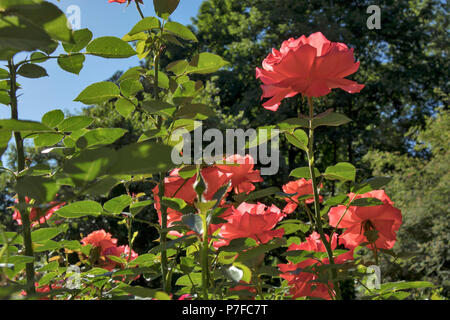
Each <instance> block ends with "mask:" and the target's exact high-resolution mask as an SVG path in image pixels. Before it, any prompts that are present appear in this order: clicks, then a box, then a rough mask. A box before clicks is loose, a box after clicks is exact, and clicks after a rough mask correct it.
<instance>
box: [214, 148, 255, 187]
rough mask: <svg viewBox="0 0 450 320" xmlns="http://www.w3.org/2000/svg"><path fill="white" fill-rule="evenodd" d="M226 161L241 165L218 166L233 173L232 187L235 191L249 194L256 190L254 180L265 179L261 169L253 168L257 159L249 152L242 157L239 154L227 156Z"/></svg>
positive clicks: (221, 169) (226, 171)
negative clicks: (260, 171) (262, 176)
mask: <svg viewBox="0 0 450 320" xmlns="http://www.w3.org/2000/svg"><path fill="white" fill-rule="evenodd" d="M225 161H226V162H227V163H236V164H239V166H236V165H233V166H229V165H228V166H227V165H218V166H217V167H218V168H219V170H220V171H222V172H225V173H230V174H232V176H231V187H232V188H233V189H234V192H235V193H242V192H245V193H246V194H249V193H250V192H251V191H253V190H255V186H254V185H253V184H252V182H262V181H263V179H262V178H261V175H260V173H259V170H253V166H254V163H255V161H254V160H253V158H252V156H251V155H249V154H247V155H246V156H245V157H242V156H241V155H239V154H235V155H232V156H229V157H227V158H226V159H225Z"/></svg>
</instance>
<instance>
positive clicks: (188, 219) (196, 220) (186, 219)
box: [181, 214, 203, 234]
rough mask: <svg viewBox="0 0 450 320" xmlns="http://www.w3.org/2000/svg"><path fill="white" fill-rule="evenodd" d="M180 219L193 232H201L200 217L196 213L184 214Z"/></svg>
mask: <svg viewBox="0 0 450 320" xmlns="http://www.w3.org/2000/svg"><path fill="white" fill-rule="evenodd" d="M181 221H182V222H183V223H184V224H185V225H186V226H188V227H189V229H191V230H192V231H194V232H197V233H198V234H202V233H203V225H202V218H201V217H200V216H199V215H198V214H184V215H183V216H181Z"/></svg>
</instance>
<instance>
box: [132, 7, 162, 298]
mask: <svg viewBox="0 0 450 320" xmlns="http://www.w3.org/2000/svg"><path fill="white" fill-rule="evenodd" d="M134 3H135V4H136V9H137V10H138V12H139V15H140V16H141V18H142V19H144V18H145V17H144V14H143V13H142V10H141V7H140V6H139V2H138V1H135V2H134ZM159 55H160V50H158V52H157V53H156V55H155V60H154V64H155V82H154V83H155V98H156V100H158V99H159V88H158V69H159ZM161 125H162V119H161V117H158V119H157V121H156V126H157V128H158V129H161ZM163 184H164V176H163V175H161V178H160V185H161V186H162V185H163ZM160 244H161V275H162V287H163V290H164V291H165V292H167V293H169V292H170V281H169V279H167V275H168V269H169V268H168V260H167V248H166V244H167V211H166V209H165V208H164V206H161V231H160Z"/></svg>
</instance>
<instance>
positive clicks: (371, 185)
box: [352, 177, 392, 194]
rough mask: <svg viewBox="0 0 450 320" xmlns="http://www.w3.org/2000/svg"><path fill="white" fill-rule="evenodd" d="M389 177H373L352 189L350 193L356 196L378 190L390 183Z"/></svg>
mask: <svg viewBox="0 0 450 320" xmlns="http://www.w3.org/2000/svg"><path fill="white" fill-rule="evenodd" d="M391 179H392V178H390V177H374V178H370V179H368V180H365V181H363V182H361V183H359V184H357V185H355V186H354V187H353V188H352V192H354V193H357V194H364V193H367V192H370V191H372V190H379V189H380V188H381V187H382V186H384V185H386V184H387V183H389V181H391Z"/></svg>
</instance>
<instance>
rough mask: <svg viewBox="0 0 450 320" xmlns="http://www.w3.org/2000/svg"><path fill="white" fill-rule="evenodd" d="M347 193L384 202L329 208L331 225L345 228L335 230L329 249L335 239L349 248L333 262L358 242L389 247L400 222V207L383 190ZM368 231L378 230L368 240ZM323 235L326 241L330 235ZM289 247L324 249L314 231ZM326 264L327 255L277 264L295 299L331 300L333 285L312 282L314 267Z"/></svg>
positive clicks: (347, 255) (345, 257) (345, 258)
mask: <svg viewBox="0 0 450 320" xmlns="http://www.w3.org/2000/svg"><path fill="white" fill-rule="evenodd" d="M348 196H349V198H350V199H361V198H376V199H379V200H381V201H382V202H383V204H381V205H375V206H368V207H362V206H349V207H348V208H347V206H345V205H340V206H337V207H334V208H331V210H330V211H329V213H328V217H329V224H330V226H332V227H335V228H340V229H345V231H344V232H343V233H342V234H341V235H340V236H338V235H337V234H336V233H334V234H333V235H332V239H331V243H330V245H331V249H332V250H335V249H336V247H337V244H338V239H339V244H340V245H343V246H344V247H345V248H347V249H350V250H349V251H347V252H346V253H343V254H341V255H339V256H337V257H335V259H334V263H335V264H342V263H344V262H345V261H348V260H352V259H353V252H354V249H355V248H356V247H358V246H361V245H367V246H368V247H369V248H370V249H372V250H378V249H392V247H393V246H394V244H395V240H396V232H397V231H398V229H399V228H400V225H401V223H402V215H401V212H400V210H399V209H397V208H395V207H394V206H393V202H392V201H391V200H390V199H389V197H388V196H387V195H386V193H385V192H384V191H383V190H374V191H371V192H367V193H365V194H361V195H356V196H355V194H353V193H350V194H349V195H348ZM370 230H372V231H375V232H376V233H377V238H376V240H375V241H373V240H372V241H370V239H367V236H366V232H367V231H370ZM326 237H327V241H329V237H328V236H326ZM292 250H307V251H315V252H326V249H325V246H324V244H323V243H322V241H321V240H320V236H319V234H318V233H316V232H313V233H312V234H311V235H310V236H309V237H307V238H306V242H303V243H301V244H299V245H297V244H292V245H290V246H289V248H288V251H292ZM328 263H329V260H328V258H324V259H323V260H322V261H317V260H315V259H306V260H304V261H302V262H300V263H292V262H290V263H288V264H279V265H278V267H279V269H280V271H281V272H282V273H283V274H282V275H281V277H282V278H284V279H286V280H287V281H288V283H289V285H290V286H291V294H292V296H293V298H294V299H295V298H298V297H303V296H308V297H319V298H323V299H331V296H332V295H333V292H332V290H333V286H332V284H331V283H329V284H328V285H326V284H324V283H319V282H315V281H316V280H317V279H318V275H317V274H316V273H315V272H314V267H315V266H318V265H321V264H328ZM307 267H309V269H310V270H309V271H308V272H301V271H302V270H303V269H304V268H307Z"/></svg>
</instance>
